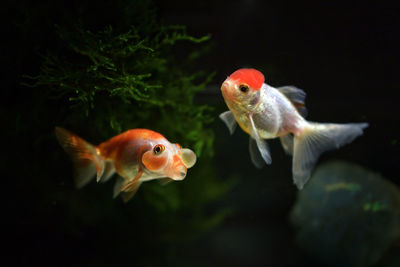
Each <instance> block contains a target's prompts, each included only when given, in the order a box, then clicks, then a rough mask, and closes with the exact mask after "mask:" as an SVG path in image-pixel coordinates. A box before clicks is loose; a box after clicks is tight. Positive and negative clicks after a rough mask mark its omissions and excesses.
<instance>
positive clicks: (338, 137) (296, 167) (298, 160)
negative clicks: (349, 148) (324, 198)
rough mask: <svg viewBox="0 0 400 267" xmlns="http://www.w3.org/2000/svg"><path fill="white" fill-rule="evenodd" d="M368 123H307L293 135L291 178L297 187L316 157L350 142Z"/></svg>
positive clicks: (303, 180)
mask: <svg viewBox="0 0 400 267" xmlns="http://www.w3.org/2000/svg"><path fill="white" fill-rule="evenodd" d="M366 127H368V123H348V124H333V123H311V122H310V123H309V124H308V126H307V127H306V128H305V129H304V132H303V133H302V134H301V135H299V136H295V138H294V149H293V179H294V183H295V184H296V185H297V187H298V188H299V189H302V188H303V186H304V184H305V183H306V182H307V181H308V179H309V178H310V176H311V172H312V169H313V167H314V165H315V163H316V162H317V160H318V157H319V156H320V155H321V154H322V153H323V152H325V151H327V150H331V149H335V148H339V147H341V146H343V145H345V144H348V143H350V142H352V141H353V140H354V139H355V138H356V137H357V136H359V135H361V134H362V133H363V129H364V128H366Z"/></svg>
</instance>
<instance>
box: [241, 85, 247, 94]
mask: <svg viewBox="0 0 400 267" xmlns="http://www.w3.org/2000/svg"><path fill="white" fill-rule="evenodd" d="M239 90H240V91H242V92H243V93H247V92H248V91H249V86H248V85H247V84H241V85H240V86H239Z"/></svg>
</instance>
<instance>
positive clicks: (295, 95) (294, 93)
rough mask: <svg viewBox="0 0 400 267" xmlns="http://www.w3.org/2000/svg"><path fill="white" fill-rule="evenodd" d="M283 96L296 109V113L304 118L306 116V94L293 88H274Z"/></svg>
mask: <svg viewBox="0 0 400 267" xmlns="http://www.w3.org/2000/svg"><path fill="white" fill-rule="evenodd" d="M276 89H278V90H279V92H281V93H282V94H284V95H285V96H286V97H287V98H288V99H289V100H290V102H292V103H293V105H294V106H295V107H296V109H297V111H298V112H299V113H300V115H301V116H303V117H304V118H305V117H306V116H307V109H306V107H305V101H306V93H305V92H304V91H303V90H301V89H299V88H297V87H295V86H282V87H278V88H276Z"/></svg>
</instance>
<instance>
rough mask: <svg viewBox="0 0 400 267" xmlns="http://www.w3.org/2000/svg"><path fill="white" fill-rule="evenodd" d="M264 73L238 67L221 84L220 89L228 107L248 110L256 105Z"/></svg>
mask: <svg viewBox="0 0 400 267" xmlns="http://www.w3.org/2000/svg"><path fill="white" fill-rule="evenodd" d="M264 80H265V79H264V75H263V74H262V73H261V72H259V71H258V70H255V69H239V70H237V71H235V72H234V73H232V74H231V75H230V76H229V77H228V78H227V79H226V80H225V81H224V83H223V84H222V86H221V91H222V95H223V97H224V99H225V102H226V104H227V105H228V107H229V109H231V110H236V109H245V110H249V109H252V108H253V107H255V106H257V104H258V103H259V99H260V89H261V88H262V87H263V84H264Z"/></svg>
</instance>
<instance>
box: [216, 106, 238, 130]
mask: <svg viewBox="0 0 400 267" xmlns="http://www.w3.org/2000/svg"><path fill="white" fill-rule="evenodd" d="M219 118H220V119H221V120H222V121H223V122H225V124H226V126H227V127H228V129H229V132H230V134H233V132H234V131H235V129H236V126H237V123H236V121H235V117H234V116H233V114H232V111H230V110H228V111H225V112H223V113H221V114H220V115H219Z"/></svg>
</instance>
